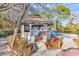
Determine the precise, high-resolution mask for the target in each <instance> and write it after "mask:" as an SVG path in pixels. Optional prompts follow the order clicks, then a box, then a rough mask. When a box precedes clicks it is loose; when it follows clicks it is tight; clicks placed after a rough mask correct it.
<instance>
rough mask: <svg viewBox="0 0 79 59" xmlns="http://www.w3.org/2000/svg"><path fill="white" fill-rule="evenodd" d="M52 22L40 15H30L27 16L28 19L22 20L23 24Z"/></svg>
mask: <svg viewBox="0 0 79 59" xmlns="http://www.w3.org/2000/svg"><path fill="white" fill-rule="evenodd" d="M50 23H51V22H50V21H49V20H47V19H44V18H42V17H40V16H30V17H28V18H26V20H22V24H35V25H40V24H41V25H42V24H50Z"/></svg>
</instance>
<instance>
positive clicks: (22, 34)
mask: <svg viewBox="0 0 79 59" xmlns="http://www.w3.org/2000/svg"><path fill="white" fill-rule="evenodd" d="M21 37H22V38H24V37H25V35H24V25H21Z"/></svg>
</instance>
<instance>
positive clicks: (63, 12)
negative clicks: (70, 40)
mask: <svg viewBox="0 0 79 59" xmlns="http://www.w3.org/2000/svg"><path fill="white" fill-rule="evenodd" d="M52 12H53V14H54V15H55V17H56V29H57V30H59V29H60V25H61V23H60V22H59V21H61V20H59V19H61V18H68V16H69V15H70V14H71V12H70V10H69V8H67V7H65V6H64V5H60V6H57V7H55V8H53V9H52Z"/></svg>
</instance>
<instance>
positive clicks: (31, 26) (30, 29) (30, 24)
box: [29, 24, 32, 42]
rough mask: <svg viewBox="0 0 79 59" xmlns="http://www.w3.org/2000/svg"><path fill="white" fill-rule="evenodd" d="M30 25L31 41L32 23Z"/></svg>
mask: <svg viewBox="0 0 79 59" xmlns="http://www.w3.org/2000/svg"><path fill="white" fill-rule="evenodd" d="M29 26H30V42H31V32H32V24H29Z"/></svg>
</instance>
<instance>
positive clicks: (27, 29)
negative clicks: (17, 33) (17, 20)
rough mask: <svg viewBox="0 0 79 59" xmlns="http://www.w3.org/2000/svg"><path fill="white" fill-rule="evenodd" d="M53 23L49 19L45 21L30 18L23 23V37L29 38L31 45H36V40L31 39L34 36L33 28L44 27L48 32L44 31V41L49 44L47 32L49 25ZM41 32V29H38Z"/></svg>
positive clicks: (35, 17)
mask: <svg viewBox="0 0 79 59" xmlns="http://www.w3.org/2000/svg"><path fill="white" fill-rule="evenodd" d="M50 23H51V22H50V21H49V20H47V19H44V18H42V17H40V16H29V17H28V18H26V20H22V22H21V37H22V38H25V39H26V38H27V40H28V42H29V43H34V42H35V38H34V39H33V38H31V37H32V36H31V35H32V28H33V27H34V26H36V27H44V28H45V29H46V30H45V31H44V34H45V35H44V36H43V41H44V42H47V32H48V27H47V26H48V24H50ZM38 30H39V29H38Z"/></svg>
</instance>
